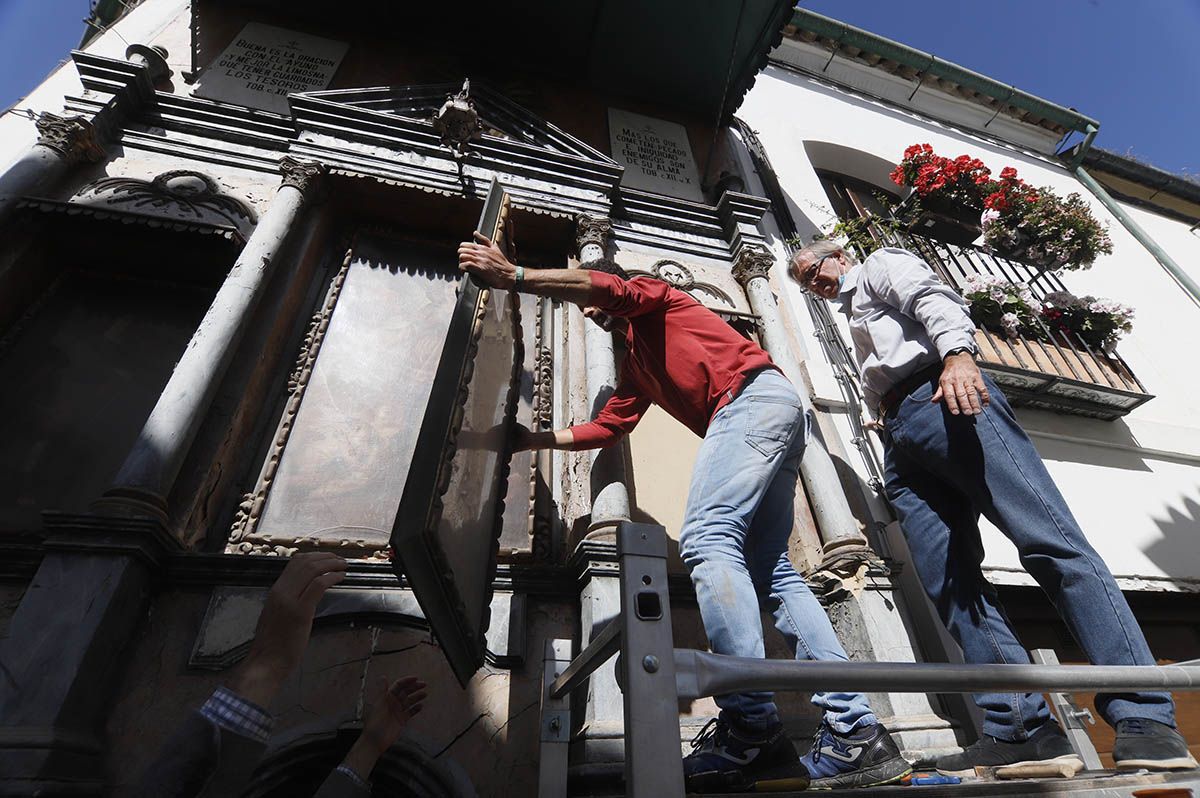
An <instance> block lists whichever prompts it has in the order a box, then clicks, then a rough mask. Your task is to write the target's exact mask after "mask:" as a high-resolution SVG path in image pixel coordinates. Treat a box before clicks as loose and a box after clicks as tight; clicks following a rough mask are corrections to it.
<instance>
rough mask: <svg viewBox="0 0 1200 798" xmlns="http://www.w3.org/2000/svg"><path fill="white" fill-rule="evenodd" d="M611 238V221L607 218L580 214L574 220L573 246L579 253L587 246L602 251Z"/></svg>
mask: <svg viewBox="0 0 1200 798" xmlns="http://www.w3.org/2000/svg"><path fill="white" fill-rule="evenodd" d="M610 238H612V220H611V219H609V218H608V217H607V216H597V215H595V214H591V213H581V214H579V216H578V217H576V219H575V246H576V247H578V249H579V251H580V252H583V248H584V247H587V246H596V247H600V248H601V249H604V248H606V247H607V246H608V241H609V239H610Z"/></svg>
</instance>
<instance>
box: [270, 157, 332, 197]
mask: <svg viewBox="0 0 1200 798" xmlns="http://www.w3.org/2000/svg"><path fill="white" fill-rule="evenodd" d="M279 171H280V173H281V174H282V175H283V180H281V181H280V183H279V185H280V186H291V187H292V188H294V189H297V190H298V191H299V192H300V193H301V194H303V195H304V196H305V198H306V199H313V197H314V196H315V195H316V193H317V190H318V189H319V188H320V185H321V183H322V182H323V178H324V177H325V175H326V173H328V171H329V169H328V167H326V166H325V164H323V163H318V162H317V161H302V160H300V159H299V158H293V157H292V156H290V155H285V156H283V157H282V158H280V159H279Z"/></svg>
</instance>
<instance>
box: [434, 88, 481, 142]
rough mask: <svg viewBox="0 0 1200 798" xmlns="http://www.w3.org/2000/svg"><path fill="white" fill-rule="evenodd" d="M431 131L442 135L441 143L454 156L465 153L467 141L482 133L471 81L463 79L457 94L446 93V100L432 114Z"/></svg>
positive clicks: (476, 137)
mask: <svg viewBox="0 0 1200 798" xmlns="http://www.w3.org/2000/svg"><path fill="white" fill-rule="evenodd" d="M432 121H433V132H434V133H437V134H438V135H439V136H441V137H442V144H444V145H446V146H447V147H449V148H450V151H451V152H453V153H454V157H455V158H462V157H464V156H465V155H466V154H467V145H468V143H469V142H471V141H473V140H475V139H478V138H479V137H480V136H481V135H483V123H482V122H481V121H480V120H479V112H478V111H476V110H475V102H474V101H473V100H472V99H471V81H470V79H467V80H464V81H463V86H462V90H461V91H460V92H459V93H458V94H452V95H448V96H447V97H446V102H445V103H443V104H442V107H441V108H439V109H438V110H437V111H435V112H434V114H433V119H432Z"/></svg>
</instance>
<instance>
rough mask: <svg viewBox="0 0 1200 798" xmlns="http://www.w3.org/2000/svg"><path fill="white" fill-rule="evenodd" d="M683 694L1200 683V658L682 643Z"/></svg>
mask: <svg viewBox="0 0 1200 798" xmlns="http://www.w3.org/2000/svg"><path fill="white" fill-rule="evenodd" d="M675 678H676V680H677V685H678V690H679V697H680V698H682V699H695V698H700V697H703V696H710V695H723V694H725V693H738V692H745V691H752V690H802V691H806V692H812V691H816V690H845V691H864V692H865V691H872V690H874V691H886V692H893V693H979V692H984V691H997V692H1022V693H1028V692H1032V693H1043V692H1046V691H1057V692H1064V693H1074V692H1102V693H1103V692H1128V691H1132V690H1200V666H1197V665H949V664H944V663H927V662H821V661H816V660H808V661H795V660H763V659H753V658H748V657H729V656H724V655H721V654H709V653H707V652H704V651H692V650H690V649H682V648H677V649H675Z"/></svg>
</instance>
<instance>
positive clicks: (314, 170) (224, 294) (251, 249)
mask: <svg viewBox="0 0 1200 798" xmlns="http://www.w3.org/2000/svg"><path fill="white" fill-rule="evenodd" d="M279 168H280V171H281V172H282V174H283V179H282V181H281V182H280V185H279V189H278V190H277V191H276V193H275V198H274V199H273V200H272V201H271V205H270V207H269V208H268V209H267V212H266V213H264V214H263V215H262V216H261V217H260V218H259V220H258V225H257V226H256V227H255V229H254V233H253V235H251V236H250V239H249V240H248V241H247V242H246V246H245V248H244V249H243V250H242V253H241V255H239V256H238V259H237V262H236V263H234V265H233V268H232V269H231V270H230V271H229V276H228V277H226V278H225V282H224V283H223V284H222V285H221V288H220V290H218V291H217V295H216V297H215V298H214V299H213V302H212V305H210V306H209V308H208V312H207V313H205V315H204V318H203V319H202V320H201V322H200V326H199V327H198V328H197V329H196V332H195V333H194V334H193V335H192V340H191V341H190V342H189V343H188V347H187V349H186V350H185V351H184V354H183V357H182V358H180V360H179V363H178V364H177V365H176V366H175V371H174V373H172V374H171V379H170V381H168V382H167V385H166V387H165V388H163V392H162V394H161V395H160V396H159V398H158V402H157V404H155V406H154V409H153V410H152V411H151V412H150V417H149V418H147V419H146V424H145V426H144V427H143V428H142V432H141V434H140V435H138V439H137V442H136V443H135V444H134V446H133V449H132V451H130V453H129V455H128V457H126V459H125V463H124V465H123V466H121V470H120V471H119V472H118V474H117V477H116V480H115V481H114V484H113V486H112V487H111V488H109V490H108V491H107V492H106V494H105V497H104V498H103V499H101V500H100V501H98V502H97V503H96V509H97V510H98V511H101V512H110V513H113V514H119V515H132V516H147V517H151V518H156V519H158V520H160V521H163V522H165V521H166V519H167V517H168V515H169V512H168V509H169V508H168V505H167V497H168V496H169V495H170V493H171V488H172V486H173V485H174V483H175V478H176V477H177V476H178V474H179V469H180V467H181V466H182V465H183V461H184V458H185V457H186V456H187V453H188V449H189V447H190V446H191V443H192V440H193V438H194V437H195V435H196V432H197V431H198V430H199V428H200V425H201V423H202V422H203V420H204V416H205V413H206V412H207V411H208V407H209V405H210V404H211V402H212V399H213V396H214V394H215V393H216V391H217V388H218V386H219V385H220V383H221V379H222V377H224V375H225V372H226V370H227V369H228V367H229V364H230V362H231V361H232V359H233V355H234V353H235V352H236V351H237V347H238V344H239V343H240V342H241V339H242V336H243V335H244V334H245V331H246V328H247V327H248V326H249V324H250V319H251V317H252V316H253V314H254V311H255V309H256V308H257V307H258V304H259V301H260V300H261V298H262V295H263V292H264V290H265V288H266V286H267V284H268V283H269V282H270V279H271V275H272V274H273V273H274V270H275V266H276V261H277V257H278V254H279V252H280V250H281V249H282V248H283V246H284V243H285V242H286V241H287V238H288V236H289V234H290V233H291V232H292V230H293V229H294V228H295V221H296V218H297V217H298V216H299V214H300V212H301V210H302V209H303V207H304V204H305V201H306V199H308V198H310V197H311V196H312V195H313V194H314V193H315V192H316V191H317V186H318V183H319V182H320V181H321V178H322V177H323V175H324V174H325V172H326V168H325V167H324V166H323V165H322V164H319V163H314V162H311V161H299V160H296V159H294V158H292V157H290V156H286V157H284V158H283V159H282V160H281V161H280V162H279Z"/></svg>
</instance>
